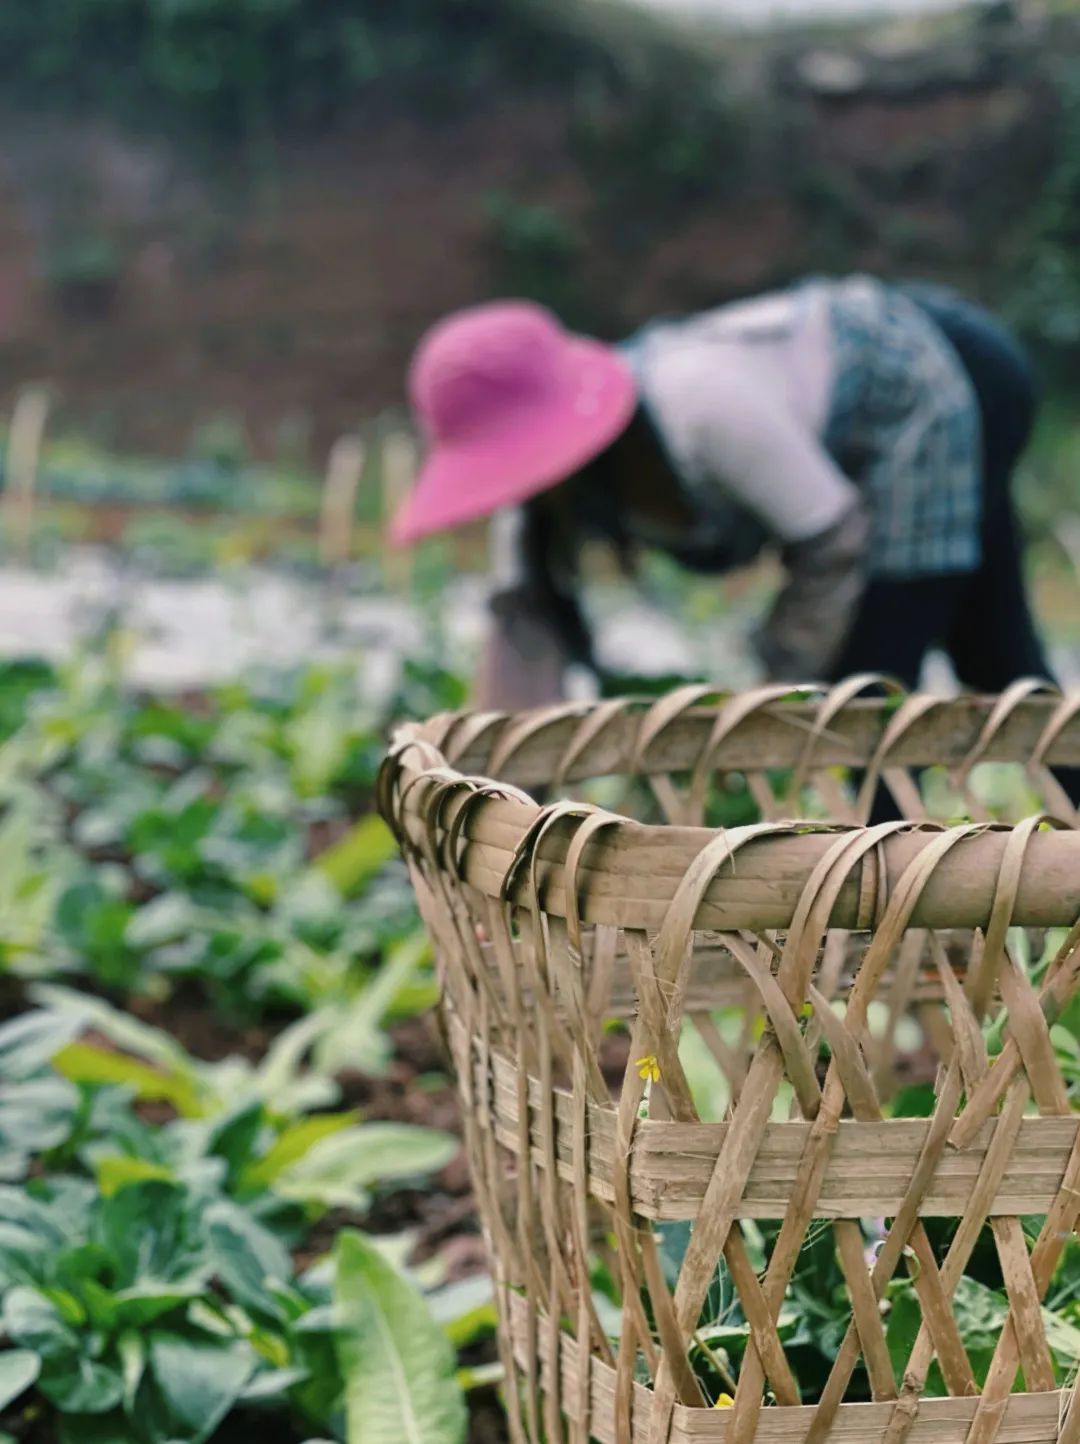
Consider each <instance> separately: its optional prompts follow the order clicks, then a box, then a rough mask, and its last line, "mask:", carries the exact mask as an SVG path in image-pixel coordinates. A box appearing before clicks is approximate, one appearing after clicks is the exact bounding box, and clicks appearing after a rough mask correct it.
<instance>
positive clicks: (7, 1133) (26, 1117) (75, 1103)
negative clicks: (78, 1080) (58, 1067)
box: [0, 1077, 80, 1176]
mask: <svg viewBox="0 0 1080 1444" xmlns="http://www.w3.org/2000/svg"><path fill="white" fill-rule="evenodd" d="M79 1106H80V1099H79V1090H78V1089H77V1088H75V1087H74V1086H73V1085H72V1084H71V1083H69V1082H68V1081H67V1080H66V1079H64V1078H55V1077H53V1078H50V1077H44V1078H33V1079H29V1080H28V1081H26V1082H23V1083H0V1170H3V1171H4V1172H5V1173H7V1169H6V1168H5V1167H4V1165H5V1163H7V1162H9V1161H10V1160H11V1158H12V1155H16V1154H22V1155H24V1156H27V1157H33V1156H35V1155H37V1154H39V1153H45V1152H48V1150H49V1149H51V1148H59V1147H60V1145H61V1144H63V1143H66V1142H67V1140H68V1138H70V1136H71V1133H72V1130H73V1129H74V1126H75V1120H76V1117H77V1115H78V1111H79ZM9 1176H10V1175H9ZM16 1176H17V1175H16Z"/></svg>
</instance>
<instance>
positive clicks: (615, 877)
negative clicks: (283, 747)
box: [379, 684, 1080, 930]
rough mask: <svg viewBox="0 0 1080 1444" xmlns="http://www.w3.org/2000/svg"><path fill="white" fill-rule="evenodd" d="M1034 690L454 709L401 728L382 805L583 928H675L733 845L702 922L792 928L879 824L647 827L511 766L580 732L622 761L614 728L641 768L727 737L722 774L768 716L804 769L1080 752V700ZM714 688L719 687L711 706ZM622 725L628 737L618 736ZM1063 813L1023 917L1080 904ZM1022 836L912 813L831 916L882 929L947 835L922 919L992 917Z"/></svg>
mask: <svg viewBox="0 0 1080 1444" xmlns="http://www.w3.org/2000/svg"><path fill="white" fill-rule="evenodd" d="M1034 687H1035V684H1030V686H1027V687H1026V690H1020V689H1019V688H1017V689H1014V691H1013V695H1011V696H1010V695H1009V694H1004V695H1003V696H1002V697H999V698H995V697H978V696H971V695H963V696H961V697H958V698H955V699H942V698H937V697H927V696H921V695H919V694H911V695H910V696H906V695H904V694H895V693H894V694H893V695H892V696H891V697H887V698H867V697H865V696H862V695H859V694H858V693H856V692H853V689H852V688H851V686H850V685H849V686H846V687H844V688H840V689H834V690H833V691H832V692H831V693H821V694H819V695H818V696H817V697H816V698H815V699H814V700H812V701H805V700H802V701H796V702H787V701H781V700H780V699H779V698H778V697H777V695H776V690H775V689H760V690H759V691H758V692H757V693H751V694H735V695H734V696H730V695H728V694H711V693H709V689H705V688H686V689H682V692H681V694H670V695H669V696H668V697H666V698H663V699H661V702H660V703H655V702H654V703H652V704H651V705H650V704H648V703H643V702H642V701H641V699H633V698H629V699H620V700H619V701H618V702H617V703H604V702H601V703H575V704H570V705H566V706H561V707H557V708H542V709H537V710H534V711H532V712H524V713H519V714H513V715H510V714H505V713H482V712H457V713H444V714H440V715H439V716H437V717H434V718H432V719H430V720H429V721H427V722H424V723H407V724H404V725H403V726H402V727H400V728H398V730H397V731H396V732H395V734H394V738H393V742H392V746H391V749H390V753H389V755H388V758H387V761H386V763H385V765H384V769H383V772H382V774H381V776H380V785H379V803H380V809H381V811H382V813H383V816H384V817H385V818H386V820H387V821H388V822H389V823H390V825H391V826H392V827H393V829H394V831H395V833H396V834H397V836H398V839H399V841H400V842H401V843H402V846H403V847H404V848H405V849H406V850H408V849H409V848H412V849H413V850H415V851H417V852H420V853H423V854H425V855H426V857H427V861H428V862H429V864H434V865H435V866H436V867H441V868H451V869H452V870H453V871H454V872H455V873H457V874H458V875H460V876H462V877H464V878H465V880H466V881H467V882H468V883H469V884H470V885H472V886H474V887H476V888H477V889H478V890H479V891H480V892H482V893H484V894H485V895H487V896H488V897H494V898H507V899H509V900H511V901H513V902H515V903H518V904H524V905H528V899H529V891H530V888H531V887H534V886H538V887H540V889H541V894H542V906H543V910H544V911H545V912H547V913H549V914H551V915H553V916H556V917H563V918H567V917H571V916H572V917H573V919H574V921H576V922H579V923H581V924H584V925H590V924H615V925H622V926H630V927H641V928H645V929H651V928H655V927H658V926H659V925H660V923H661V922H662V921H663V918H664V916H665V915H666V913H667V910H668V908H669V906H670V904H671V902H672V899H673V898H674V896H675V893H676V891H677V889H678V887H679V885H680V882H681V880H682V879H683V878H684V877H685V876H686V874H687V871H688V869H689V868H690V867H691V865H692V863H693V862H694V860H695V858H697V857H698V856H699V855H701V854H702V853H703V852H704V851H705V850H706V849H708V848H710V847H715V846H724V845H725V843H726V845H727V846H728V847H729V848H730V850H731V858H730V861H729V862H728V863H727V864H726V865H724V866H723V867H721V868H719V869H718V870H717V872H716V875H715V877H714V878H713V881H712V882H711V883H710V885H709V887H708V888H707V890H706V892H705V894H704V897H703V898H702V902H701V908H700V913H699V915H698V919H697V926H699V927H701V928H716V929H721V930H724V929H730V928H746V927H750V928H776V929H782V928H784V927H786V926H787V925H788V924H789V923H790V921H791V918H792V916H793V914H794V911H795V909H796V907H797V906H798V902H799V899H800V897H801V895H802V893H803V890H804V888H805V886H806V884H807V882H808V880H809V878H810V877H811V875H812V873H813V871H814V868H815V867H816V866H817V865H818V864H819V863H820V862H821V861H822V859H823V857H824V856H825V854H826V853H827V852H828V851H829V849H830V848H831V847H833V846H834V845H835V844H836V842H837V839H838V837H839V836H840V835H851V834H856V833H861V834H863V835H864V836H865V837H866V838H867V840H868V841H869V833H870V829H869V828H868V827H867V826H866V825H862V826H860V825H858V824H851V823H829V822H822V823H814V822H807V821H805V820H794V821H787V822H783V821H781V822H777V823H768V824H755V825H752V826H750V827H746V828H728V829H723V828H709V827H693V826H680V825H676V824H673V823H667V822H664V823H642V822H638V821H636V820H634V819H632V818H630V817H627V816H625V815H623V814H620V813H617V812H611V811H606V810H604V809H600V808H596V807H593V806H591V805H588V804H584V803H582V804H576V803H558V804H554V805H550V806H542V805H541V804H540V803H538V802H537V801H535V800H534V799H533V798H532V797H531V796H530V795H529V794H528V792H526V791H525V790H524V789H523V788H522V787H521V786H519V785H518V784H517V783H516V782H513V781H507V780H504V778H503V777H502V775H501V774H502V773H503V772H505V771H507V770H509V771H510V772H511V773H512V772H513V771H514V769H513V767H512V766H510V767H508V766H507V764H508V763H510V762H512V761H513V760H514V759H515V758H517V759H520V758H521V757H522V756H524V757H525V759H526V769H525V770H526V771H530V770H533V769H535V767H536V766H537V765H539V764H538V761H537V759H547V762H546V772H545V776H546V777H547V778H548V779H549V780H550V779H551V778H552V777H553V775H554V772H553V769H552V766H551V764H550V757H549V752H550V748H551V745H552V742H553V741H554V742H555V743H557V744H558V745H560V746H561V747H562V748H563V752H564V755H565V751H566V747H567V739H568V738H569V739H570V741H569V747H570V751H571V752H572V753H573V755H574V757H575V759H576V760H575V764H574V769H575V770H576V769H579V768H580V767H581V766H587V765H588V759H589V757H590V756H592V757H593V758H596V757H599V758H601V759H604V758H607V757H609V756H610V752H609V751H607V750H605V749H609V748H610V746H611V745H612V742H611V739H612V737H613V736H614V738H615V745H617V746H618V748H620V749H621V751H622V753H623V754H624V755H625V754H626V753H627V749H628V748H629V749H631V755H630V756H629V757H627V761H628V762H629V763H630V764H632V765H637V764H640V763H646V764H647V761H648V757H649V754H650V751H651V750H654V749H655V750H658V751H659V752H661V753H663V754H664V756H665V759H666V765H670V751H665V748H668V749H669V748H670V747H671V746H672V745H675V746H677V747H678V748H682V749H685V747H686V743H687V740H688V739H694V738H696V739H698V741H699V742H700V741H701V740H702V739H705V740H706V741H708V740H709V739H712V742H713V745H712V747H711V749H710V751H709V761H708V769H709V770H712V769H717V770H720V769H722V768H724V767H725V766H726V765H727V758H726V756H725V755H724V746H725V745H727V746H728V747H729V749H732V750H731V751H730V752H729V755H735V756H738V755H740V753H739V749H740V748H742V749H745V746H746V742H745V734H746V733H747V732H748V731H749V732H750V733H751V734H753V732H754V729H755V728H757V727H759V726H760V725H761V723H762V721H763V720H766V719H767V720H769V721H771V722H773V723H774V724H775V726H777V727H779V728H780V733H779V735H781V736H783V735H784V734H785V733H787V734H788V736H789V737H790V738H792V739H794V743H793V745H789V749H788V758H787V760H788V764H789V766H792V767H794V768H796V769H802V771H803V772H807V771H809V770H810V768H811V767H814V766H817V765H819V763H820V762H823V763H824V765H827V766H832V765H834V761H835V758H836V757H837V755H838V754H839V755H844V756H845V758H846V761H847V763H848V765H856V766H858V765H859V764H862V765H863V766H864V767H866V768H867V769H871V768H874V769H876V772H877V773H880V772H882V771H884V770H886V769H887V768H888V767H890V766H892V765H895V766H897V767H899V766H905V767H910V766H913V765H919V762H920V760H921V761H924V762H927V763H929V762H932V761H934V760H935V757H936V760H937V761H938V762H939V763H940V762H945V763H946V764H949V765H951V767H952V769H953V770H954V772H955V773H956V774H958V775H964V774H966V772H967V771H969V770H970V769H971V768H972V767H973V766H975V765H976V764H977V763H979V762H983V761H1005V760H1010V759H1011V760H1014V761H1017V762H1021V763H1024V764H1025V765H1038V766H1042V764H1043V761H1044V759H1045V760H1047V761H1054V762H1059V761H1071V759H1072V758H1074V757H1075V758H1076V759H1077V760H1078V761H1080V697H1069V698H1062V697H1061V694H1060V693H1057V692H1056V691H1046V690H1043V689H1041V688H1040V690H1038V691H1036V690H1034ZM703 693H704V694H707V695H713V696H716V697H717V699H718V700H716V701H715V702H713V703H712V704H711V705H706V704H705V703H704V702H703V696H702V694H703ZM838 694H840V695H838ZM732 704H736V705H737V706H738V708H739V712H738V716H737V718H736V720H735V723H734V725H733V726H731V727H730V728H729V730H727V731H726V732H725V733H723V735H722V737H721V740H720V742H719V744H717V743H716V733H717V731H718V730H719V729H718V722H719V723H720V724H722V723H723V719H724V715H725V708H729V707H731V706H732ZM897 719H899V720H900V723H901V725H900V726H897ZM598 723H599V724H601V725H599V726H598V725H597V724H598ZM619 728H621V729H622V735H616V734H617V733H618V731H619ZM575 732H576V734H577V735H578V736H579V737H580V736H581V735H586V743H585V745H584V746H583V747H582V746H580V745H579V744H576V743H575V742H574V741H573V737H574V734H575ZM890 732H891V733H892V734H893V735H892V736H891V739H890ZM605 733H606V734H607V737H608V740H607V741H606V742H605V740H604V737H605ZM673 738H674V744H673V743H672V739H673ZM741 739H742V740H741ZM883 739H884V741H885V743H886V747H885V749H884V750H883V749H882V740H883ZM759 750H760V749H759ZM943 752H944V753H945V755H944V756H942V753H943ZM478 754H479V755H480V756H481V757H484V756H486V758H487V760H488V761H489V762H490V761H492V760H493V761H494V762H495V763H496V764H497V765H496V766H495V767H492V768H491V769H490V772H489V773H487V774H485V773H475V774H470V773H469V772H467V771H466V770H463V768H464V766H465V765H466V764H467V763H468V762H469V761H470V760H472V759H474V758H475V757H476V756H477V755H478ZM703 755H704V754H703ZM530 756H531V757H532V759H533V760H532V762H531V763H530V762H529V758H530ZM1032 759H1035V762H1034V763H1033V761H1032ZM496 774H497V775H496ZM568 775H569V774H568ZM586 819H592V821H591V822H590V824H589V825H590V829H591V830H592V837H591V840H590V841H589V843H588V846H587V848H586V849H585V851H584V853H583V855H581V856H579V857H577V858H576V860H575V869H574V877H575V879H576V881H577V882H578V883H579V884H581V886H579V887H577V888H573V887H571V886H570V885H569V882H568V878H567V875H566V867H565V866H564V864H565V863H566V862H567V858H568V853H569V850H570V848H571V844H572V841H573V838H574V835H575V833H576V832H577V831H578V829H579V828H580V827H581V826H582V823H583V822H584V821H585V820H586ZM1054 825H1055V824H1054V820H1053V819H1051V818H1049V817H1048V818H1047V819H1046V823H1045V827H1046V829H1047V830H1045V831H1038V832H1036V833H1035V835H1034V836H1032V837H1031V839H1030V841H1029V843H1028V845H1027V848H1026V852H1025V858H1024V865H1023V871H1022V876H1021V880H1020V887H1019V891H1018V894H1017V899H1016V911H1015V915H1014V922H1015V923H1016V924H1017V925H1018V926H1032V927H1068V926H1071V925H1072V923H1073V922H1075V920H1076V918H1077V916H1078V915H1080V831H1075V830H1072V829H1071V828H1069V829H1063V830H1060V831H1058V830H1053V829H1054ZM1014 832H1015V826H1013V825H1010V824H1006V823H997V822H985V823H977V824H964V825H960V826H955V827H946V826H945V825H943V824H939V823H933V822H910V823H905V824H903V825H901V826H899V828H898V829H896V830H892V831H890V832H889V833H888V834H887V835H886V834H883V835H882V836H881V838H880V840H879V841H877V842H876V843H875V845H873V846H871V847H868V848H867V850H866V851H865V854H864V856H863V858H862V860H861V862H860V864H859V865H858V867H857V868H855V869H853V870H852V872H851V876H850V877H849V879H848V881H847V882H846V883H845V885H844V887H843V889H841V891H840V894H839V896H838V897H837V899H836V904H835V908H834V911H833V914H832V917H831V919H830V925H831V926H835V927H844V928H848V929H854V930H865V929H869V928H872V927H873V926H874V924H875V922H876V921H877V920H878V919H879V918H880V917H881V915H882V913H883V911H884V908H885V907H886V906H887V903H888V900H889V898H890V897H891V896H892V895H893V894H894V891H895V888H896V885H897V883H898V881H899V879H900V878H901V877H902V876H903V875H904V872H905V870H906V869H907V868H908V867H909V866H910V865H911V864H913V863H914V861H915V860H916V858H917V857H918V856H919V854H920V853H922V852H924V851H925V850H926V849H927V848H928V847H931V846H934V844H935V842H936V840H937V839H938V838H940V836H941V835H942V834H943V833H948V834H950V836H952V837H954V838H955V839H956V840H957V843H958V845H957V846H956V847H953V848H950V849H949V850H948V851H947V852H946V853H945V855H944V856H943V857H942V859H941V861H940V862H939V864H938V866H937V868H936V871H935V876H934V879H933V881H932V883H931V884H930V886H929V887H927V889H926V890H925V892H924V894H923V896H922V897H921V899H920V902H919V905H918V907H917V908H916V911H915V913H914V914H913V916H912V919H911V925H912V926H925V927H933V928H950V927H960V928H969V927H984V926H985V925H986V923H987V922H988V919H989V916H990V911H991V908H992V906H993V900H994V895H995V886H996V881H997V878H998V876H999V874H1000V870H1001V866H1002V861H1003V858H1004V857H1005V855H1006V852H1007V850H1008V847H1009V839H1010V837H1011V836H1012V835H1013V834H1014ZM571 893H572V894H573V896H571Z"/></svg>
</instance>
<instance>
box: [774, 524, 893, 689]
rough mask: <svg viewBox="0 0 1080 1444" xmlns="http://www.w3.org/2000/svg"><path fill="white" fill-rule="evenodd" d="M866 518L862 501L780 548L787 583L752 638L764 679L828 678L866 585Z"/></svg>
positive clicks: (797, 679)
mask: <svg viewBox="0 0 1080 1444" xmlns="http://www.w3.org/2000/svg"><path fill="white" fill-rule="evenodd" d="M869 539H870V518H869V515H868V513H867V511H866V508H865V507H864V506H863V505H862V503H861V502H859V503H857V504H856V505H855V506H854V507H853V508H852V510H851V511H849V512H848V513H847V515H846V516H844V517H843V518H842V519H841V520H840V521H839V522H837V523H836V525H835V526H833V527H830V528H829V530H828V531H826V532H823V533H821V535H819V536H816V537H810V538H808V539H807V540H806V541H802V542H797V543H793V544H792V545H789V546H788V547H786V548H785V549H784V552H783V561H784V565H785V568H786V569H787V573H788V580H787V583H786V585H785V586H784V589H783V590H782V591H781V593H780V595H779V596H778V597H777V598H776V601H775V602H774V604H773V607H772V611H771V612H770V613H769V615H768V617H767V618H766V620H765V623H764V625H763V626H762V627H761V628H760V629H759V631H758V632H757V634H756V635H755V636H754V638H753V642H754V646H755V649H756V651H757V653H758V656H759V657H760V659H761V661H762V664H763V665H764V667H765V670H766V672H767V674H768V676H769V678H770V679H771V680H773V681H780V682H788V681H790V682H820V681H825V680H827V679H828V678H829V677H830V676H831V674H832V668H833V666H834V665H835V662H836V659H837V658H838V657H839V655H840V651H841V648H842V647H843V645H844V643H845V641H846V640H847V637H848V634H849V632H850V631H851V627H852V624H853V623H854V620H855V615H856V612H857V610H858V606H859V602H860V600H861V598H862V594H863V591H864V590H865V587H866V558H867V547H868V544H869Z"/></svg>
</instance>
